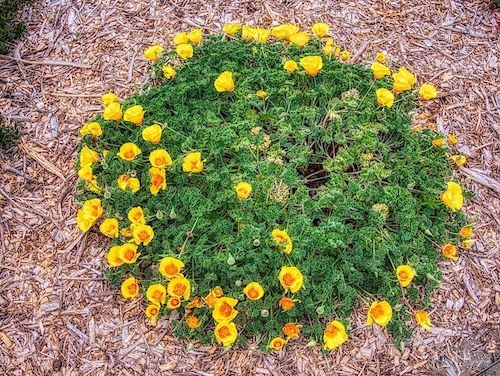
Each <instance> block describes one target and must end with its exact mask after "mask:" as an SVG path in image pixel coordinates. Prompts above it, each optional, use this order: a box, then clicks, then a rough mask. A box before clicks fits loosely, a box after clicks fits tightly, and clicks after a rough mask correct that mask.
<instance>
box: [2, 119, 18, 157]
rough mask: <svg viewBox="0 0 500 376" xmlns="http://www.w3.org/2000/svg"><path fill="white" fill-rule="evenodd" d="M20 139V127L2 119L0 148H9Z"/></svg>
mask: <svg viewBox="0 0 500 376" xmlns="http://www.w3.org/2000/svg"><path fill="white" fill-rule="evenodd" d="M18 139H19V129H18V128H17V127H16V126H15V125H8V124H7V123H6V122H5V121H4V120H3V119H0V150H7V149H9V148H11V147H12V146H14V145H16V143H17V140H18Z"/></svg>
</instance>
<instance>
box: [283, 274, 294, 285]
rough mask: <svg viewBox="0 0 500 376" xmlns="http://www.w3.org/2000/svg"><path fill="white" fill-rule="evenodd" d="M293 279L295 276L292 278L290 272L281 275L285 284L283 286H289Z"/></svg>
mask: <svg viewBox="0 0 500 376" xmlns="http://www.w3.org/2000/svg"><path fill="white" fill-rule="evenodd" d="M294 281H295V278H293V275H291V274H290V273H286V274H285V275H284V276H283V283H284V284H285V286H291V285H292V283H293V282H294Z"/></svg>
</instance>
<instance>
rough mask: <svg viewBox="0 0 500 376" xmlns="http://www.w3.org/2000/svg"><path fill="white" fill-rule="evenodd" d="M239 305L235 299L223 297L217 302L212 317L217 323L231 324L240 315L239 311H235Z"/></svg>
mask: <svg viewBox="0 0 500 376" xmlns="http://www.w3.org/2000/svg"><path fill="white" fill-rule="evenodd" d="M236 304H238V301H237V300H236V299H233V298H228V297H222V298H218V299H217V300H216V301H215V306H214V310H213V312H212V317H213V318H214V320H215V321H217V322H230V321H233V319H234V318H235V317H236V315H237V314H238V311H237V310H236V309H234V306H235V305H236Z"/></svg>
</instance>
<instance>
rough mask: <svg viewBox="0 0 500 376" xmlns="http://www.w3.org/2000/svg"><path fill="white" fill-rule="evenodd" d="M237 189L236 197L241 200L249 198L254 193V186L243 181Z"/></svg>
mask: <svg viewBox="0 0 500 376" xmlns="http://www.w3.org/2000/svg"><path fill="white" fill-rule="evenodd" d="M235 189H236V196H237V197H238V198H239V199H245V198H248V196H250V193H252V186H251V185H250V184H249V183H246V182H243V181H242V182H240V183H238V185H237V186H236V188H235Z"/></svg>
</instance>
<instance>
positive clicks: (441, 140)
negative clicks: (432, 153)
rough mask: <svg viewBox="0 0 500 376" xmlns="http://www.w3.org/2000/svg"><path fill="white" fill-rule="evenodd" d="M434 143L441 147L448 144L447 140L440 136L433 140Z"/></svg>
mask: <svg viewBox="0 0 500 376" xmlns="http://www.w3.org/2000/svg"><path fill="white" fill-rule="evenodd" d="M432 145H434V146H437V147H440V146H443V145H446V141H445V140H443V139H442V138H438V139H436V140H433V141H432Z"/></svg>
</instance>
